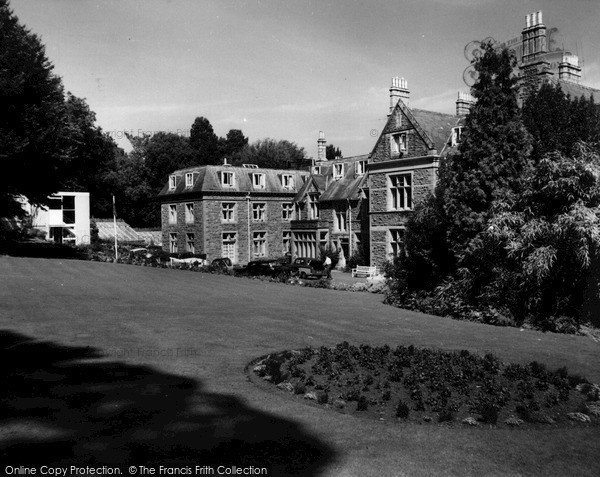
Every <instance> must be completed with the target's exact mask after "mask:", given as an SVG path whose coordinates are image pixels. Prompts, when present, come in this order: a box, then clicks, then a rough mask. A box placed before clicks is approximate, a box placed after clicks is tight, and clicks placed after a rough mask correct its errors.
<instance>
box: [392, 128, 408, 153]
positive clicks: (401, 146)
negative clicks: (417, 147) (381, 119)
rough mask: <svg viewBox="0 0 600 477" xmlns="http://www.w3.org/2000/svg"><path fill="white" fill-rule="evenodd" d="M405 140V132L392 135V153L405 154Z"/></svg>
mask: <svg viewBox="0 0 600 477" xmlns="http://www.w3.org/2000/svg"><path fill="white" fill-rule="evenodd" d="M407 139H408V138H407V135H406V133H405V132H404V133H398V134H392V153H394V154H402V153H404V152H406V145H407V142H408V141H407Z"/></svg>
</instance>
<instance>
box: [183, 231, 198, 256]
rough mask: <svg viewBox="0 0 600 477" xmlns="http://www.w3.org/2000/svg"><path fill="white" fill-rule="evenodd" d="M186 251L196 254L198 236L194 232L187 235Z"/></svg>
mask: <svg viewBox="0 0 600 477" xmlns="http://www.w3.org/2000/svg"><path fill="white" fill-rule="evenodd" d="M190 237H191V239H190ZM185 251H186V252H191V253H196V235H195V234H194V233H193V232H187V233H186V234H185Z"/></svg>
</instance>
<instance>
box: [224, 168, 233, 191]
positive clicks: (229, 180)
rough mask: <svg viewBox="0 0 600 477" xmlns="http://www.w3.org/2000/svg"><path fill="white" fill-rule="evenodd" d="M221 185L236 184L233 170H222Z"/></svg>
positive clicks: (229, 185) (230, 185) (231, 185)
mask: <svg viewBox="0 0 600 477" xmlns="http://www.w3.org/2000/svg"><path fill="white" fill-rule="evenodd" d="M221 185H222V186H223V187H233V186H234V175H233V172H229V171H222V172H221Z"/></svg>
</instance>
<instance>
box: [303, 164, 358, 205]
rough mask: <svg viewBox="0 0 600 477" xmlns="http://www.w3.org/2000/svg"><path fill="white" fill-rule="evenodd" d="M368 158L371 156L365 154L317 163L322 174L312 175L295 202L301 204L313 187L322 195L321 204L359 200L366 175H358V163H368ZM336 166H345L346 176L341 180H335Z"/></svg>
mask: <svg viewBox="0 0 600 477" xmlns="http://www.w3.org/2000/svg"><path fill="white" fill-rule="evenodd" d="M368 158H369V155H368V154H364V155H361V156H352V157H347V158H342V159H334V160H331V161H323V162H319V163H317V164H316V166H319V167H320V168H321V171H320V172H321V173H320V174H311V176H310V179H309V180H307V181H306V184H304V187H302V188H301V189H300V190H299V191H298V193H297V194H296V197H294V201H296V202H301V201H302V200H303V199H304V197H305V195H306V194H307V193H308V191H309V190H310V189H311V187H313V188H314V189H316V190H317V191H318V192H320V193H321V195H320V197H319V202H331V201H338V200H347V199H351V200H356V199H358V198H359V195H360V190H361V188H362V187H363V186H364V184H365V183H366V174H362V175H359V176H357V175H356V163H357V162H358V161H366V160H368ZM334 164H344V176H343V177H342V178H341V179H339V180H333V165H334Z"/></svg>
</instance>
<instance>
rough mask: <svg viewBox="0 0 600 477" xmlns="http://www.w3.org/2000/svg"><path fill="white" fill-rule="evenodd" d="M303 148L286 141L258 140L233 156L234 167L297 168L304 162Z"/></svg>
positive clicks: (304, 153)
mask: <svg viewBox="0 0 600 477" xmlns="http://www.w3.org/2000/svg"><path fill="white" fill-rule="evenodd" d="M306 160H307V159H306V152H305V151H304V148H303V147H298V146H297V145H296V144H295V143H293V142H290V141H286V140H279V141H278V140H275V139H270V138H267V139H260V140H258V141H255V142H253V143H252V144H250V145H249V146H247V147H245V148H244V149H242V150H241V151H240V152H239V153H238V154H236V155H234V157H233V159H232V163H233V164H234V165H241V164H246V163H249V164H256V165H257V166H259V167H271V168H274V169H294V168H299V167H301V166H302V165H304V163H305V162H306Z"/></svg>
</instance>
